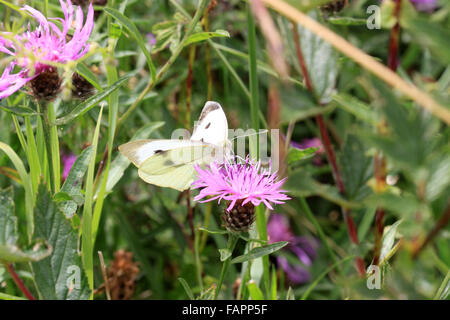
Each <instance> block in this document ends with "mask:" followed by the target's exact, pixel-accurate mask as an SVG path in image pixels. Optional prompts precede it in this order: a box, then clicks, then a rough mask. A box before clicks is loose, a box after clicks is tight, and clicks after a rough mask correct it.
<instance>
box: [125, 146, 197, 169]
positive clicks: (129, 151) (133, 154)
mask: <svg viewBox="0 0 450 320" xmlns="http://www.w3.org/2000/svg"><path fill="white" fill-rule="evenodd" d="M195 145H203V143H200V142H193V141H190V140H170V139H159V140H136V141H131V142H128V143H125V144H122V145H121V146H119V151H120V152H121V153H122V154H123V155H124V156H125V157H127V158H128V159H129V160H130V161H131V162H133V164H134V165H135V166H136V167H138V168H139V167H140V166H141V165H142V163H143V162H144V161H145V160H147V159H148V158H150V157H151V156H153V155H155V154H158V153H160V152H162V151H167V150H170V149H176V148H182V147H188V146H195Z"/></svg>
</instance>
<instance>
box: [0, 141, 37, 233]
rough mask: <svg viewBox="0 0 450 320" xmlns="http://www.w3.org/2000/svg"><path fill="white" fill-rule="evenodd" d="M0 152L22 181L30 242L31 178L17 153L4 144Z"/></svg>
mask: <svg viewBox="0 0 450 320" xmlns="http://www.w3.org/2000/svg"><path fill="white" fill-rule="evenodd" d="M0 150H2V151H3V152H4V153H6V155H7V156H8V157H9V159H10V160H11V162H12V163H13V165H14V167H15V168H16V170H17V172H18V173H19V176H20V180H22V184H23V187H24V189H25V216H26V221H27V236H28V241H31V238H32V236H33V231H34V215H33V207H34V194H33V186H32V184H31V178H30V176H29V175H28V173H27V171H26V170H25V166H24V165H23V162H22V160H20V158H19V156H18V155H17V153H15V152H14V150H13V149H12V148H11V147H10V146H9V145H7V144H6V143H3V142H0Z"/></svg>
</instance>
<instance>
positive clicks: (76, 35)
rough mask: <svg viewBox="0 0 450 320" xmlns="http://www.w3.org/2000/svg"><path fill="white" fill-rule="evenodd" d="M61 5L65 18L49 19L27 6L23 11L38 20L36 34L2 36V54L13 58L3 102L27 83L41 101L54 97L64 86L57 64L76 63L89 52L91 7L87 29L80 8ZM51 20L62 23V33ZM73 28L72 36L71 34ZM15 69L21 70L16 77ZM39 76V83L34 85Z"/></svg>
mask: <svg viewBox="0 0 450 320" xmlns="http://www.w3.org/2000/svg"><path fill="white" fill-rule="evenodd" d="M60 4H61V9H62V12H63V13H64V19H61V18H50V19H48V20H47V19H46V18H45V17H44V15H43V14H42V13H41V12H39V11H38V10H36V9H34V8H32V7H30V6H28V5H26V6H24V7H23V8H22V10H24V11H26V12H28V13H29V14H30V15H31V16H32V17H33V18H35V19H36V20H37V22H38V23H39V26H38V27H37V28H36V29H35V30H34V31H31V29H29V30H28V31H26V32H24V33H22V34H17V35H14V34H12V33H9V32H3V33H1V34H0V52H3V53H6V54H8V55H10V56H12V57H13V61H12V62H11V64H10V65H9V66H7V67H6V68H5V71H4V72H3V75H2V77H1V80H0V99H3V98H5V97H8V96H9V95H11V94H13V93H14V92H16V91H17V90H19V89H20V88H21V87H22V86H24V85H25V84H26V83H28V82H30V86H31V89H32V91H33V93H34V94H35V95H36V96H37V98H38V99H48V100H50V99H52V98H54V96H55V95H56V94H57V93H58V91H59V89H60V85H61V81H60V79H59V76H58V70H57V69H56V67H55V64H65V63H67V62H69V61H73V60H77V59H79V58H81V57H82V56H83V55H85V54H86V53H87V52H88V50H89V43H87V41H88V39H89V36H90V34H91V31H92V28H93V26H94V10H93V7H92V4H91V5H89V9H88V13H87V16H86V22H85V23H84V26H83V11H82V9H81V7H77V9H75V8H74V6H73V5H72V3H71V2H70V0H66V1H63V0H60ZM75 10H76V13H75V14H74V11H75ZM50 20H57V21H59V22H60V23H61V25H62V30H61V29H60V28H59V27H58V26H56V24H54V23H53V22H51V21H50ZM72 27H73V29H74V30H73V34H69V31H70V30H71V29H72ZM52 64H53V65H52ZM14 67H18V68H20V70H19V71H18V73H16V74H13V73H12V71H13V69H14ZM38 77H40V79H39V81H38V82H39V83H36V81H35V82H33V80H36V79H37V78H38ZM41 82H44V83H41ZM45 83H48V84H49V85H46V84H45ZM42 88H45V89H46V90H45V92H40V90H41V89H42ZM49 88H51V90H49ZM50 91H51V92H50Z"/></svg>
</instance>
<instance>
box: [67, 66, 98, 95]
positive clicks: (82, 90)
mask: <svg viewBox="0 0 450 320" xmlns="http://www.w3.org/2000/svg"><path fill="white" fill-rule="evenodd" d="M93 94H94V86H93V85H92V84H91V83H90V82H89V81H87V80H86V79H85V78H83V77H82V76H81V75H79V74H78V73H76V72H75V73H74V74H73V76H72V97H73V98H75V99H81V100H85V99H87V98H89V97H90V96H92V95H93Z"/></svg>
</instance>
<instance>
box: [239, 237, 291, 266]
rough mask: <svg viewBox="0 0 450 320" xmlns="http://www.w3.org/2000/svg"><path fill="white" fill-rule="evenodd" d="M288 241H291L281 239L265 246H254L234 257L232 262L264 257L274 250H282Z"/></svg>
mask: <svg viewBox="0 0 450 320" xmlns="http://www.w3.org/2000/svg"><path fill="white" fill-rule="evenodd" d="M288 243H289V242H287V241H280V242H275V243H272V244H268V245H265V246H261V247H256V248H253V249H252V250H250V251H249V252H248V253H246V254H244V255H241V256H239V257H236V258H234V259H232V260H231V263H242V262H246V261H250V260H254V259H257V258H261V257H264V256H266V255H268V254H271V253H274V252H276V251H278V250H280V249H281V248H283V247H284V246H286V245H287V244H288Z"/></svg>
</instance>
